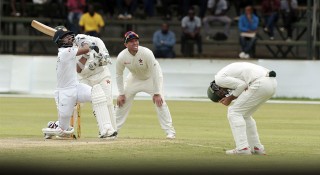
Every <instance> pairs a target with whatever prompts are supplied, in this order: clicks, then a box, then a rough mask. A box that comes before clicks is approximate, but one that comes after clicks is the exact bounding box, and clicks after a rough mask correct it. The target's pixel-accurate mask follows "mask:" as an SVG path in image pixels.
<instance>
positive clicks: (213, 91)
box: [207, 81, 229, 102]
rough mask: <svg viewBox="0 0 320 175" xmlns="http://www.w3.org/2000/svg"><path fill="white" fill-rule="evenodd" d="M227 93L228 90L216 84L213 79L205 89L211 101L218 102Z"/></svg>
mask: <svg viewBox="0 0 320 175" xmlns="http://www.w3.org/2000/svg"><path fill="white" fill-rule="evenodd" d="M228 93H229V92H228V90H227V89H225V88H221V87H220V86H218V85H217V84H216V82H215V81H213V82H211V83H210V86H209V87H208V90H207V95H208V98H209V99H210V100H211V101H213V102H219V101H220V100H221V99H222V98H224V97H225V96H226V95H227V94H228Z"/></svg>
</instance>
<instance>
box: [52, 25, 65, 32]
mask: <svg viewBox="0 0 320 175" xmlns="http://www.w3.org/2000/svg"><path fill="white" fill-rule="evenodd" d="M54 29H56V30H63V31H68V29H67V28H66V27H65V26H56V27H55V28H54Z"/></svg>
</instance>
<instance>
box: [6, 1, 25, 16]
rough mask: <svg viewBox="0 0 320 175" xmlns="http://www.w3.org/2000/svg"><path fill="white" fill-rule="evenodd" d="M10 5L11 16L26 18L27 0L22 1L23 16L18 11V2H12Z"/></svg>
mask: <svg viewBox="0 0 320 175" xmlns="http://www.w3.org/2000/svg"><path fill="white" fill-rule="evenodd" d="M10 5H11V16H21V15H22V16H26V0H20V9H21V13H22V14H21V13H20V12H18V11H17V8H16V5H17V2H16V0H10ZM1 8H2V7H1Z"/></svg>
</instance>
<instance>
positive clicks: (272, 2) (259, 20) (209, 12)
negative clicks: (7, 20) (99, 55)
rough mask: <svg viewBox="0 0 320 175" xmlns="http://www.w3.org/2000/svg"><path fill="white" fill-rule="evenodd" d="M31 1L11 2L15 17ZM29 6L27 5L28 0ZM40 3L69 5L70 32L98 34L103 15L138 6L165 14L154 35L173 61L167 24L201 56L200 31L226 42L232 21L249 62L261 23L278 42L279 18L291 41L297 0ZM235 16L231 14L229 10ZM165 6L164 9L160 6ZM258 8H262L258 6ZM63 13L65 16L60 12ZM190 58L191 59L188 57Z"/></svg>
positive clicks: (121, 15)
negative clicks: (177, 26)
mask: <svg viewBox="0 0 320 175" xmlns="http://www.w3.org/2000/svg"><path fill="white" fill-rule="evenodd" d="M26 1H27V0H20V6H19V7H20V8H19V9H17V6H16V3H17V1H16V0H10V6H11V13H10V15H11V16H16V17H19V16H27V15H28V12H27V11H26V8H25V7H26V6H25V3H26ZM27 2H28V1H27ZM32 2H33V3H37V4H48V3H49V4H50V3H58V5H59V4H60V5H61V6H63V7H65V8H66V9H65V10H62V11H65V16H64V17H66V18H67V24H66V25H67V28H68V29H69V30H72V31H74V32H75V33H85V34H88V35H92V36H98V37H99V36H100V31H101V30H102V28H103V27H104V25H105V22H104V19H106V18H104V17H106V16H107V17H114V18H115V19H118V20H131V19H133V18H136V17H135V15H136V10H137V8H139V7H140V8H143V10H144V15H145V17H147V18H148V17H149V18H151V19H152V17H154V16H161V17H162V20H164V23H163V24H162V26H159V29H157V30H156V31H155V32H154V35H153V44H154V52H155V55H156V57H159V58H160V57H163V58H174V57H175V55H176V53H175V52H174V46H175V44H176V35H175V33H174V32H173V31H171V30H169V28H170V26H169V25H168V23H166V22H165V21H170V20H173V18H174V17H175V18H176V19H178V20H180V22H181V53H182V54H183V55H185V54H186V53H188V50H189V49H190V48H189V47H188V40H191V41H192V42H194V43H195V44H196V45H197V51H198V55H201V54H202V42H203V40H202V37H203V36H201V30H203V31H204V35H205V39H206V40H227V39H228V37H229V34H230V26H231V25H232V23H236V24H238V29H239V44H240V46H241V53H240V54H239V57H240V58H250V57H252V56H253V55H252V54H251V50H252V49H253V48H254V45H255V42H256V40H257V36H256V33H257V31H258V27H259V25H260V24H261V26H262V27H263V28H262V29H263V31H264V32H265V34H266V35H267V36H268V37H269V39H270V40H274V39H275V38H274V32H275V27H276V24H277V22H278V20H279V18H280V17H282V21H283V23H282V24H281V28H280V29H281V31H286V33H287V41H291V40H292V24H293V23H294V22H296V21H297V19H298V18H297V8H298V4H299V3H300V1H299V0H108V1H103V0H65V1H64V0H57V1H52V0H32ZM232 6H233V7H234V8H235V12H236V16H230V15H228V11H229V10H230V8H231V7H232ZM159 7H162V8H159ZM256 7H258V8H256ZM62 14H64V13H62ZM216 22H218V23H222V24H223V25H224V28H223V31H220V32H215V33H213V30H212V29H214V25H216ZM185 56H188V55H185Z"/></svg>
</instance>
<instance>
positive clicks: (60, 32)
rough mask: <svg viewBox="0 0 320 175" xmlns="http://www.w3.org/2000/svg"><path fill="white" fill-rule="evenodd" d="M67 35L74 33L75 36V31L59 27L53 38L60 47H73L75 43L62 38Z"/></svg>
mask: <svg viewBox="0 0 320 175" xmlns="http://www.w3.org/2000/svg"><path fill="white" fill-rule="evenodd" d="M67 35H72V36H73V37H74V33H73V32H72V31H63V30H61V29H59V30H57V31H56V32H55V33H54V36H53V38H52V40H53V42H55V43H56V44H57V45H58V47H72V45H73V43H72V44H70V43H64V42H63V40H62V39H63V38H64V37H65V36H67Z"/></svg>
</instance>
